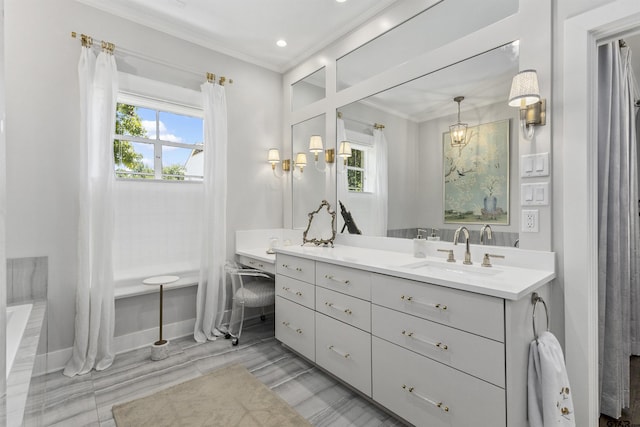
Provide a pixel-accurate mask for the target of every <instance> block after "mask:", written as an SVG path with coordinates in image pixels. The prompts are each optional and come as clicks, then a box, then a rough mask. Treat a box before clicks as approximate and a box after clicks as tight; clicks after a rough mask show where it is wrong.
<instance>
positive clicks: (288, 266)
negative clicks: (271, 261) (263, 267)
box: [276, 254, 316, 283]
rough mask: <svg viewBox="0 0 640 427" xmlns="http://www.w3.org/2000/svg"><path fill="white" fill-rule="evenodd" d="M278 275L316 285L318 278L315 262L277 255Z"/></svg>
mask: <svg viewBox="0 0 640 427" xmlns="http://www.w3.org/2000/svg"><path fill="white" fill-rule="evenodd" d="M276 273H277V274H282V275H283V276H288V277H291V278H293V279H298V280H302V281H304V282H307V283H314V281H315V278H316V269H315V261H313V260H310V259H305V258H298V257H295V256H290V255H282V254H277V255H276Z"/></svg>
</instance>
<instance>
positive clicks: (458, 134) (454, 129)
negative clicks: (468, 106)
mask: <svg viewBox="0 0 640 427" xmlns="http://www.w3.org/2000/svg"><path fill="white" fill-rule="evenodd" d="M453 100H454V101H455V102H457V103H458V122H457V123H455V124H453V125H451V126H449V135H451V146H452V147H459V148H462V147H464V146H465V145H467V143H468V142H469V141H467V124H466V123H462V122H461V121H460V103H461V102H462V100H464V96H456V97H455V98H453Z"/></svg>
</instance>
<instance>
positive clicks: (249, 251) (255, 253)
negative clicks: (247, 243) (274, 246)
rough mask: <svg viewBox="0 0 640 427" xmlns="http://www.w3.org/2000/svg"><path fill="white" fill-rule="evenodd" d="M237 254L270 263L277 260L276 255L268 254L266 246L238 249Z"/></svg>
mask: <svg viewBox="0 0 640 427" xmlns="http://www.w3.org/2000/svg"><path fill="white" fill-rule="evenodd" d="M236 255H243V256H246V257H249V258H253V259H257V260H258V261H262V262H267V263H269V264H274V263H275V262H276V255H275V254H268V253H267V250H266V249H265V248H246V249H236Z"/></svg>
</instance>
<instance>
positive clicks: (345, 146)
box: [338, 141, 351, 169]
mask: <svg viewBox="0 0 640 427" xmlns="http://www.w3.org/2000/svg"><path fill="white" fill-rule="evenodd" d="M338 157H342V161H343V163H344V168H345V169H346V167H347V159H348V158H349V157H351V143H350V142H349V141H342V142H341V143H340V149H339V150H338Z"/></svg>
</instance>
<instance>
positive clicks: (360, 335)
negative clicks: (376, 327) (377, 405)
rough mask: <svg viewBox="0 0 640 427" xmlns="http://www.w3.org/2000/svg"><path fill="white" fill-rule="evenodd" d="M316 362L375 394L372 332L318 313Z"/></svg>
mask: <svg viewBox="0 0 640 427" xmlns="http://www.w3.org/2000/svg"><path fill="white" fill-rule="evenodd" d="M316 363H317V364H318V365H320V366H322V367H323V368H325V369H326V370H328V371H329V372H331V373H332V374H333V375H335V376H336V377H338V378H340V379H341V380H343V381H345V382H346V383H348V384H351V385H352V386H353V387H355V388H357V389H358V390H360V391H361V392H363V393H364V394H366V395H367V396H369V397H370V396H371V335H369V334H368V333H366V332H363V331H361V330H359V329H356V328H353V327H351V326H348V325H345V324H344V323H341V322H339V321H337V320H334V319H332V318H330V317H327V316H325V315H324V314H320V313H316Z"/></svg>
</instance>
